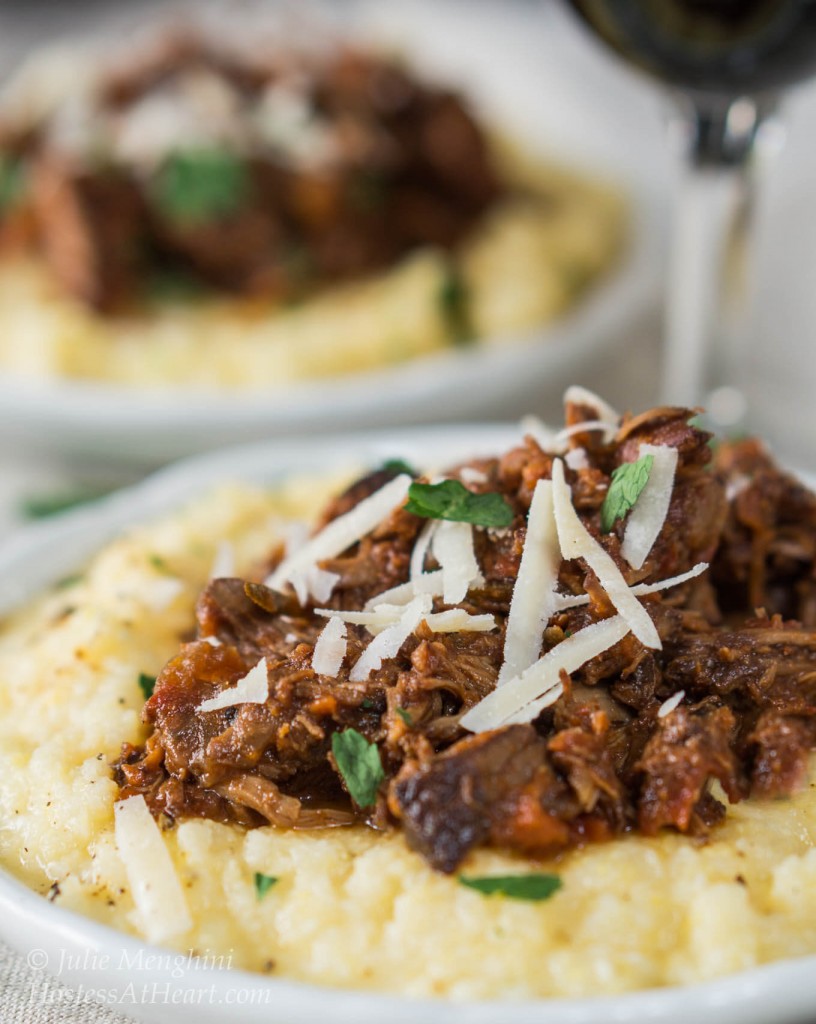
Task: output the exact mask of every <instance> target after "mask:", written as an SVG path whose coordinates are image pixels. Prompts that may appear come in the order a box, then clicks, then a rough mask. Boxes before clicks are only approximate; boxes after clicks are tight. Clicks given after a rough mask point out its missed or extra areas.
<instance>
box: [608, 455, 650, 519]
mask: <svg viewBox="0 0 816 1024" xmlns="http://www.w3.org/2000/svg"><path fill="white" fill-rule="evenodd" d="M653 462H654V455H644V456H643V457H642V458H640V459H638V460H637V462H624V463H623V465H622V466H618V468H617V469H615V470H613V471H612V482H611V483H610V484H609V490H608V491H607V494H606V497H605V498H604V503H603V505H602V507H601V531H602V532H603V533H609V531H610V530H611V529H612V527H613V526H614V525H615V523H616V522H617V520H618V519H623V517H624V516H625V515H626V513H627V512H628V511H629V510H630V509H631V508H632V507H633V505H634V504H635V502H636V501H637V500H638V498H639V497H640V493H641V491H642V490H643V488H644V487H645V486H646V484H647V483H648V482H649V474H650V473H651V471H652V463H653Z"/></svg>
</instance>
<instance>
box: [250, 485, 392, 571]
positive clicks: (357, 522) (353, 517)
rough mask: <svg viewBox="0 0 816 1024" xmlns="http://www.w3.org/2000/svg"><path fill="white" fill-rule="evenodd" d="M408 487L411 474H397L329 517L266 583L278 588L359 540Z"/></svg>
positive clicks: (388, 512)
mask: <svg viewBox="0 0 816 1024" xmlns="http://www.w3.org/2000/svg"><path fill="white" fill-rule="evenodd" d="M410 486H411V477H410V476H409V475H408V474H407V473H401V474H400V476H398V477H396V478H395V479H394V480H391V481H389V482H388V483H387V484H386V485H385V487H381V488H380V490H379V491H375V492H374V494H372V495H370V496H369V497H368V498H364V499H363V501H361V502H360V504H359V505H355V506H354V508H353V509H350V510H349V511H348V512H346V514H345V515H342V516H338V517H337V519H333V520H332V521H331V522H330V523H329V524H328V525H327V526H325V527H324V528H323V529H322V530H321V531H320V533H318V534H317V535H316V536H314V537H312V538H311V540H309V541H307V543H306V544H304V545H303V547H301V548H299V549H298V550H297V551H294V552H292V554H290V555H287V557H286V558H285V559H284V560H283V561H282V562H281V564H280V565H279V566H278V568H277V569H276V570H275V571H274V572H273V573H272V574H271V575H270V576H269V577H267V579H266V580H265V583H266V586H267V587H271V588H272V589H273V590H280V589H281V588H282V587H283V586H284V584H286V583H287V582H288V581H289V580H290V579H291V578H292V575H293V573H296V572H298V571H299V570H302V569H306V568H308V567H309V566H310V565H314V564H315V563H316V562H319V561H322V560H323V559H325V558H335V557H336V556H337V555H339V554H342V552H343V551H345V550H346V548H349V547H351V545H352V544H356V543H357V541H359V540H362V538H363V537H365V535H366V534H367V533H371V531H372V530H373V529H374V528H375V527H377V526H379V524H380V523H381V522H382V521H383V520H384V519H385V518H386V516H388V515H389V514H390V513H391V512H392V511H393V510H394V509H395V508H396V507H397V506H398V505H400V504H402V503H403V501H404V500H405V496H406V495H407V494H408V488H409V487H410Z"/></svg>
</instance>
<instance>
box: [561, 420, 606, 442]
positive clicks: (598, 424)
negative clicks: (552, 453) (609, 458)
mask: <svg viewBox="0 0 816 1024" xmlns="http://www.w3.org/2000/svg"><path fill="white" fill-rule="evenodd" d="M587 431H589V432H590V433H592V432H594V431H600V432H601V433H602V434H603V435H604V440H605V441H609V440H611V439H612V438H613V437H614V436H615V434H617V432H618V426H617V424H616V423H607V422H606V420H584V422H583V423H573V424H572V426H569V427H564V429H563V430H559V431H558V433H557V434H556V435H555V439H556V441H558V442H559V444H563V443H564V442H565V441H568V440H569V439H570V438H571V437H575V435H576V434H586V433H587Z"/></svg>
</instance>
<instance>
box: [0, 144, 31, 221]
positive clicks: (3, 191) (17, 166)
mask: <svg viewBox="0 0 816 1024" xmlns="http://www.w3.org/2000/svg"><path fill="white" fill-rule="evenodd" d="M25 187H26V173H25V171H24V169H23V164H22V161H21V160H19V159H18V158H17V157H13V156H9V155H0V213H5V212H6V211H7V210H10V209H12V207H14V206H16V205H17V203H18V202H19V201H20V199H22V197H23V192H24V191H25Z"/></svg>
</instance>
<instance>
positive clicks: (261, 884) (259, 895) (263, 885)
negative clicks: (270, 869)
mask: <svg viewBox="0 0 816 1024" xmlns="http://www.w3.org/2000/svg"><path fill="white" fill-rule="evenodd" d="M277 884H278V879H277V878H276V876H275V875H264V874H261V872H260V871H256V872H255V897H256V899H259V900H262V899H263V898H264V896H266V894H267V893H268V892H269V890H270V889H272V888H273V887H274V886H276V885H277Z"/></svg>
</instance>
